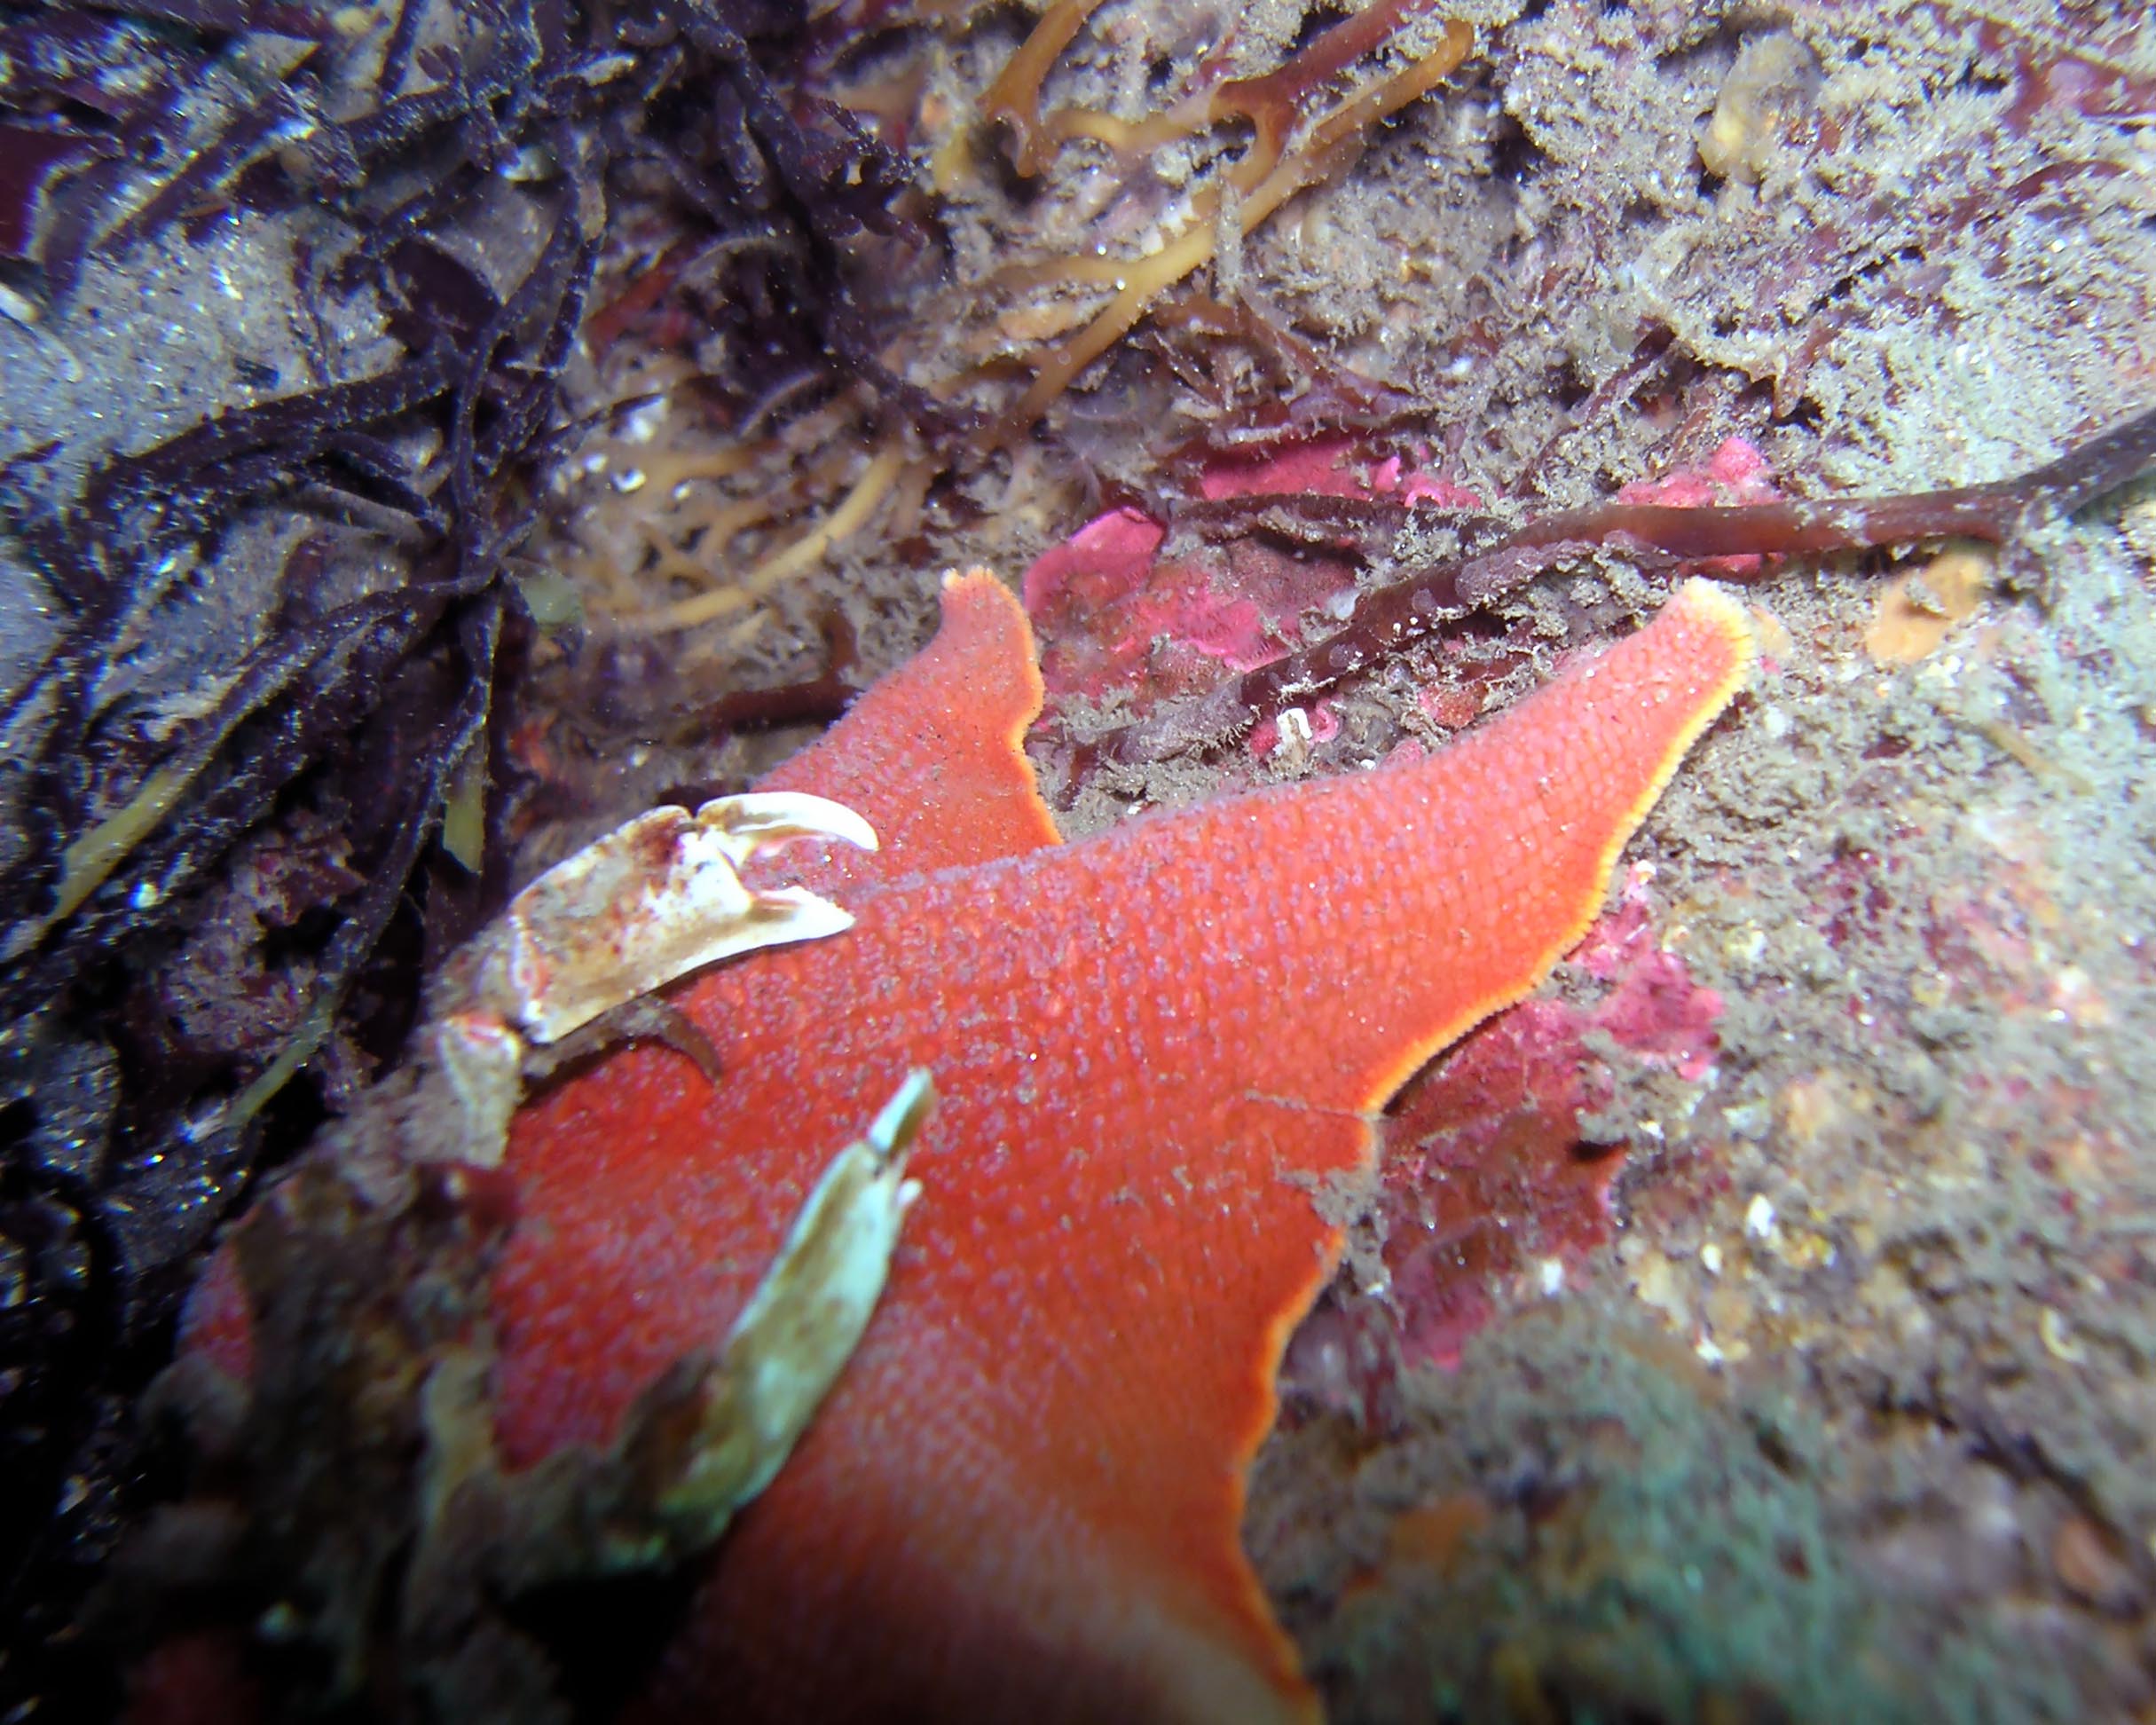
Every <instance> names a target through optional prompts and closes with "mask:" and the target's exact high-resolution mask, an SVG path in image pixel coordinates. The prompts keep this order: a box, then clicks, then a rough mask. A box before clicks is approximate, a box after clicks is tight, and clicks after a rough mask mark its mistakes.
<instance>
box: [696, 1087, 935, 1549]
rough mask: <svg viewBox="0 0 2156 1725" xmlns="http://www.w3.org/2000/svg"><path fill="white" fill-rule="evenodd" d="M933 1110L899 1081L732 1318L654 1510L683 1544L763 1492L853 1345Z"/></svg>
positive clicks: (880, 1278) (927, 1094)
mask: <svg viewBox="0 0 2156 1725" xmlns="http://www.w3.org/2000/svg"><path fill="white" fill-rule="evenodd" d="M934 1102H935V1091H934V1088H933V1087H932V1085H931V1083H929V1076H928V1073H927V1072H926V1070H925V1069H923V1068H916V1069H915V1070H914V1071H912V1072H910V1073H909V1074H908V1075H907V1076H906V1079H905V1082H904V1083H901V1085H900V1086H899V1089H898V1092H897V1094H895V1095H894V1096H893V1097H892V1099H891V1100H890V1101H889V1102H887V1103H885V1106H884V1107H883V1109H882V1111H881V1112H880V1113H878V1114H877V1116H876V1120H875V1123H874V1124H872V1125H871V1126H870V1127H869V1130H868V1132H867V1133H866V1134H865V1135H864V1136H863V1137H862V1138H857V1139H855V1140H854V1142H853V1143H852V1144H849V1145H847V1146H846V1148H845V1149H843V1150H841V1151H840V1152H839V1153H838V1155H837V1156H835V1157H834V1158H833V1159H832V1160H831V1162H830V1165H829V1166H828V1167H827V1168H825V1170H824V1171H823V1177H822V1178H821V1179H820V1180H818V1181H817V1182H816V1186H815V1190H814V1191H813V1192H811V1193H809V1194H808V1199H807V1202H806V1203H804V1204H803V1205H802V1206H801V1209H800V1212H799V1215H798V1216H796V1217H795V1218H794V1222H793V1226H792V1227H791V1228H790V1229H789V1230H788V1231H787V1234H786V1238H785V1240H784V1241H783V1243H782V1244H781V1245H780V1247H779V1249H778V1253H777V1256H775V1258H774V1259H773V1261H772V1264H771V1268H770V1269H769V1270H768V1271H767V1272H766V1273H765V1276H764V1279H763V1280H762V1281H761V1282H760V1283H759V1285H758V1287H757V1289H756V1292H755V1293H754V1294H753V1295H751V1296H750V1299H749V1303H748V1304H747V1305H746V1306H744V1308H743V1309H742V1312H741V1316H740V1317H739V1318H738V1319H736V1320H735V1324H734V1327H733V1329H732V1331H731V1332H730V1333H729V1334H728V1336H727V1340H726V1345H725V1347H724V1349H723V1350H722V1351H721V1353H720V1363H719V1367H718V1372H719V1374H720V1382H721V1384H722V1388H721V1389H720V1392H719V1393H717V1394H715V1395H714V1396H713V1397H712V1400H711V1402H710V1404H709V1406H708V1407H707V1410H706V1414H705V1417H704V1424H703V1429H702V1430H701V1431H700V1433H699V1434H698V1441H697V1445H696V1453H695V1454H694V1455H693V1456H692V1457H691V1458H690V1460H689V1464H688V1465H687V1466H686V1467H685V1468H684V1469H682V1471H681V1476H680V1477H679V1478H678V1479H676V1480H675V1481H674V1482H673V1485H672V1486H671V1488H670V1489H669V1490H668V1491H667V1492H666V1493H665V1494H664V1496H663V1498H662V1501H661V1506H660V1507H661V1509H662V1511H663V1512H664V1513H665V1515H666V1516H667V1517H668V1518H669V1519H670V1520H671V1522H672V1523H673V1526H674V1528H675V1531H676V1535H677V1537H678V1538H683V1539H684V1540H685V1542H686V1543H688V1544H689V1545H690V1546H692V1547H693V1546H696V1545H697V1544H700V1543H701V1542H702V1541H703V1540H704V1539H705V1538H706V1537H708V1536H709V1535H710V1533H711V1532H714V1531H715V1530H716V1529H717V1528H719V1527H720V1526H723V1525H724V1524H725V1522H726V1520H727V1518H728V1516H731V1515H732V1514H733V1513H734V1511H735V1510H736V1509H738V1508H740V1507H741V1506H742V1505H743V1504H744V1503H746V1502H748V1501H749V1500H750V1499H751V1498H753V1497H754V1496H755V1495H756V1494H757V1493H759V1492H760V1491H762V1490H763V1489H764V1487H765V1486H766V1485H769V1484H770V1483H771V1480H772V1478H773V1477H774V1476H775V1475H776V1474H777V1472H778V1470H779V1468H780V1467H781V1465H783V1463H784V1461H785V1460H786V1457H787V1456H788V1455H789V1454H790V1453H791V1452H792V1449H793V1446H794V1444H795V1441H796V1440H797V1439H798V1438H799V1437H800V1435H801V1433H802V1432H803V1431H804V1430H807V1426H808V1422H809V1421H810V1420H811V1419H812V1418H814V1414H815V1412H816V1409H817V1408H818V1407H819V1406H822V1402H823V1398H825V1397H826V1396H827V1395H828V1394H829V1393H830V1388H831V1385H832V1384H833V1383H834V1382H837V1380H838V1374H839V1373H840V1372H842V1371H843V1370H844V1369H845V1368H846V1362H847V1361H848V1360H849V1359H852V1358H853V1356H854V1349H855V1348H856V1347H857V1346H859V1345H860V1342H861V1338H862V1332H863V1331H865V1330H866V1329H867V1328H868V1327H869V1318H870V1317H871V1316H872V1315H873V1314H874V1312H875V1311H876V1306H877V1302H878V1301H879V1300H880V1299H881V1298H882V1297H883V1292H884V1284H885V1281H886V1280H888V1279H889V1276H890V1273H891V1256H892V1253H893V1251H894V1250H895V1249H896V1248H897V1246H898V1238H899V1229H900V1225H901V1222H902V1221H903V1220H904V1218H905V1215H906V1211H907V1209H908V1208H909V1206H910V1205H911V1204H912V1203H913V1201H914V1200H915V1199H916V1198H917V1197H918V1196H919V1195H920V1187H919V1185H917V1183H916V1182H914V1181H912V1180H909V1179H908V1178H906V1162H907V1159H908V1156H909V1154H910V1152H911V1149H912V1146H913V1139H914V1137H915V1135H916V1134H917V1132H918V1131H919V1130H920V1129H921V1123H922V1122H923V1121H925V1119H926V1118H927V1117H928V1112H929V1109H930V1108H931V1107H932V1106H933V1105H934Z"/></svg>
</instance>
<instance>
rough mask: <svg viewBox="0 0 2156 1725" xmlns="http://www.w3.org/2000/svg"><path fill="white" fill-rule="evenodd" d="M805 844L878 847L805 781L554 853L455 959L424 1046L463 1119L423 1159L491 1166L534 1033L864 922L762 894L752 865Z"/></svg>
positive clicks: (782, 890) (778, 894)
mask: <svg viewBox="0 0 2156 1725" xmlns="http://www.w3.org/2000/svg"><path fill="white" fill-rule="evenodd" d="M791 839H837V840H839V841H841V842H843V843H846V844H849V845H854V846H857V847H860V848H861V849H862V850H874V849H876V847H877V843H876V832H875V829H873V828H872V827H870V826H869V823H867V822H866V821H864V820H862V817H861V816H860V815H856V814H855V813H854V811H853V810H852V809H850V808H848V807H846V806H845V805H844V804H842V803H835V802H832V801H830V799H827V798H823V797H811V796H806V795H803V794H800V793H799V792H752V793H751V794H749V795H747V796H741V797H720V798H718V799H715V800H713V801H712V802H707V803H705V804H704V806H703V807H701V808H698V809H697V810H696V812H695V813H694V814H691V813H690V812H689V810H688V809H686V808H676V807H665V808H654V809H651V810H649V812H648V813H645V814H642V815H638V816H636V817H635V819H633V820H632V821H628V822H626V823H624V824H622V825H620V826H618V827H617V828H615V829H614V831H611V832H610V833H608V834H607V835H606V836H605V837H604V838H602V839H594V841H593V842H592V843H590V844H588V845H586V847H584V848H583V849H582V850H580V851H578V853H577V854H576V855H573V856H570V857H568V858H566V859H564V860H563V862H560V863H556V864H555V866H554V867H553V868H551V869H549V870H547V872H546V873H545V874H543V875H541V876H539V878H538V879H537V880H535V881H533V882H532V883H531V885H530V886H527V887H525V888H524V890H523V892H521V893H519V894H517V895H516V896H515V898H514V899H512V900H510V902H509V907H508V910H505V911H504V912H503V913H502V914H501V916H500V918H498V919H497V920H495V921H494V922H493V923H492V924H490V925H489V926H487V927H486V929H484V931H483V932H482V933H480V934H479V935H478V936H477V937H476V939H475V940H473V941H472V942H471V943H470V944H469V945H468V946H467V947H465V948H464V949H463V950H462V951H460V952H459V953H458V954H457V955H456V956H455V957H452V959H451V960H450V962H449V963H448V965H445V967H444V971H443V978H442V985H441V988H440V989H439V990H438V992H437V998H436V1002H435V1006H434V1011H433V1012H432V1013H431V1015H430V1019H429V1023H428V1025H427V1027H426V1028H425V1029H424V1031H422V1033H421V1036H422V1041H423V1043H424V1045H425V1048H426V1051H427V1053H428V1055H429V1067H430V1074H431V1077H432V1079H433V1081H434V1082H435V1083H437V1084H440V1085H445V1086H446V1090H447V1096H446V1097H445V1101H446V1102H447V1103H448V1104H449V1106H450V1107H452V1110H453V1112H454V1115H455V1118H456V1120H457V1122H458V1124H457V1126H456V1128H455V1129H454V1130H451V1131H449V1132H447V1133H446V1134H444V1133H441V1132H439V1131H436V1132H429V1133H426V1134H424V1135H422V1136H421V1138H419V1139H417V1140H416V1141H415V1142H414V1144H413V1153H414V1154H417V1155H419V1156H421V1158H422V1159H425V1160H444V1159H446V1160H452V1161H459V1162H468V1163H471V1164H474V1165H476V1166H479V1167H492V1166H494V1165H495V1164H497V1163H498V1162H500V1160H501V1151H502V1145H503V1142H504V1140H505V1138H507V1135H508V1124H509V1117H510V1115H513V1114H514V1113H515V1109H516V1105H517V1102H518V1101H519V1100H520V1099H521V1098H522V1096H523V1061H524V1055H525V1052H526V1046H527V1044H540V1045H545V1044H551V1043H556V1042H559V1041H560V1040H561V1039H562V1038H563V1037H564V1036H569V1035H570V1033H571V1032H573V1031H576V1030H579V1029H581V1028H583V1027H584V1026H586V1025H587V1024H590V1023H591V1022H592V1021H593V1020H595V1019H599V1018H601V1017H603V1016H604V1015H605V1014H606V1013H608V1012H613V1011H614V1010H616V1009H617V1008H618V1007H621V1006H624V1005H626V1004H628V1003H629V1002H631V1001H633V1000H636V999H638V998H640V997H641V996H644V995H648V994H649V993H651V992H652V991H653V990H654V989H660V988H663V987H665V985H666V984H667V983H669V982H672V981H676V980H678V979H679V978H681V977H683V976H686V975H688V974H689V973H690V972H691V971H696V970H701V969H702V968H703V967H704V965H712V964H716V963H718V962H719V961H720V959H722V958H732V957H737V956H738V955H740V954H742V953H744V952H753V951H755V950H756V949H758V948H759V947H768V946H781V945H784V944H786V943H788V942H791V941H813V940H820V939H822V937H823V936H825V935H827V934H837V933H840V932H842V931H843V930H845V929H847V928H851V927H852V926H853V925H854V918H852V916H851V915H849V914H848V913H847V912H846V911H845V910H840V909H839V908H838V906H837V905H836V904H833V903H832V902H830V900H829V899H824V898H819V897H818V896H816V894H814V893H811V892H808V891H807V890H805V889H804V888H801V887H799V886H784V887H774V888H766V889H763V890H760V891H759V890H752V889H751V888H750V887H749V886H746V885H745V884H744V882H743V880H742V878H741V874H740V870H741V868H742V865H743V864H744V863H747V862H748V860H749V859H750V858H751V857H752V856H754V855H757V854H758V853H759V852H761V851H766V850H769V849H771V848H773V847H775V846H778V845H783V844H785V843H787V842H788V841H789V840H791Z"/></svg>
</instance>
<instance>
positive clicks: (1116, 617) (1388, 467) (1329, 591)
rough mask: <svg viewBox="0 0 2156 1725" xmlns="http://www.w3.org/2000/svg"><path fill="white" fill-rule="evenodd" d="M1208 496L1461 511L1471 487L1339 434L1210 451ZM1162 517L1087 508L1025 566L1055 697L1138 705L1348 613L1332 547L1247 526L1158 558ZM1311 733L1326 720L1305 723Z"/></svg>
mask: <svg viewBox="0 0 2156 1725" xmlns="http://www.w3.org/2000/svg"><path fill="white" fill-rule="evenodd" d="M1198 492H1199V495H1200V497H1202V498H1203V499H1204V500H1206V501H1208V502H1219V501H1222V500H1226V499H1230V498H1249V497H1263V496H1291V495H1292V496H1320V497H1343V498H1362V499H1370V500H1389V501H1393V502H1405V503H1434V504H1437V505H1440V506H1444V507H1448V508H1471V507H1474V506H1475V502H1476V499H1475V494H1474V493H1473V492H1468V491H1467V490H1465V489H1463V488H1462V487H1460V486H1458V485H1454V484H1451V483H1450V482H1449V481H1446V480H1444V479H1441V478H1438V477H1435V476H1433V475H1431V474H1428V473H1424V472H1410V471H1406V470H1405V466H1404V463H1403V461H1402V460H1401V458H1400V457H1399V456H1397V455H1391V456H1387V457H1384V458H1382V459H1373V458H1371V457H1369V456H1366V455H1365V454H1364V453H1362V452H1361V450H1360V449H1359V447H1358V445H1356V444H1354V443H1353V442H1352V441H1350V440H1349V439H1346V438H1342V437H1318V438H1311V439H1309V440H1307V441H1304V442H1301V443H1295V444H1290V445H1285V446H1282V445H1271V446H1268V447H1267V448H1266V449H1265V450H1264V451H1263V452H1260V453H1240V452H1238V453H1232V454H1224V455H1217V456H1215V457H1213V458H1211V459H1210V460H1209V461H1208V463H1207V465H1206V467H1205V469H1203V471H1202V472H1201V473H1200V475H1199V478H1198ZM1167 538H1168V528H1167V526H1166V524H1163V523H1161V522H1159V521H1156V520H1154V519H1153V517H1152V516H1149V515H1146V514H1145V512H1144V511H1142V510H1139V509H1137V508H1129V507H1128V506H1126V507H1124V508H1115V509H1110V510H1108V511H1107V512H1106V514H1103V515H1100V516H1095V517H1094V518H1093V519H1092V520H1091V521H1090V522H1088V523H1087V524H1085V525H1084V526H1082V527H1081V528H1080V529H1079V530H1078V531H1077V532H1075V533H1074V534H1072V535H1071V536H1070V538H1069V539H1067V540H1065V541H1064V542H1063V543H1062V544H1061V545H1058V546H1057V547H1055V548H1054V549H1052V550H1050V551H1049V552H1047V553H1045V554H1044V555H1042V556H1041V557H1040V558H1038V559H1037V560H1036V561H1035V563H1034V564H1033V566H1032V567H1031V568H1029V569H1028V570H1027V571H1026V579H1025V587H1024V593H1025V600H1026V610H1027V614H1028V615H1029V616H1030V617H1031V618H1032V619H1033V624H1034V627H1035V631H1036V632H1037V633H1038V634H1039V636H1040V639H1041V642H1042V655H1041V673H1042V675H1043V679H1044V680H1045V681H1046V682H1047V685H1048V695H1049V700H1050V703H1051V704H1053V703H1054V702H1056V701H1057V700H1058V699H1059V698H1067V697H1071V696H1085V697H1098V696H1100V695H1102V694H1105V693H1106V692H1107V691H1108V690H1109V689H1127V690H1129V691H1130V693H1131V695H1132V697H1133V698H1134V699H1135V700H1136V702H1137V705H1138V706H1139V707H1140V708H1141V710H1142V709H1143V708H1145V707H1146V706H1148V705H1151V704H1152V703H1153V702H1155V701H1157V700H1160V699H1161V698H1162V697H1166V696H1169V695H1178V694H1186V693H1189V692H1191V691H1192V690H1196V689H1207V688H1209V687H1211V686H1212V685H1213V684H1214V683H1215V682H1216V681H1218V680H1219V678H1220V677H1221V675H1222V674H1223V673H1224V672H1226V671H1237V672H1240V671H1250V670H1255V669H1256V668H1257V667H1258V666H1262V665H1269V664H1271V662H1272V661H1273V660H1275V659H1277V658H1282V657H1283V656H1284V655H1286V654H1287V652H1288V651H1289V650H1291V649H1292V648H1294V646H1296V645H1299V644H1300V643H1301V641H1302V628H1301V618H1302V614H1303V613H1304V612H1305V611H1307V610H1328V609H1329V610H1333V611H1334V612H1335V614H1336V616H1338V615H1345V608H1346V606H1347V605H1348V604H1349V603H1352V601H1353V599H1354V596H1355V591H1356V583H1355V569H1356V561H1355V559H1354V558H1353V557H1351V556H1349V555H1347V553H1346V548H1345V547H1342V549H1341V550H1340V551H1339V552H1337V553H1335V552H1328V551H1326V550H1324V549H1322V548H1305V549H1303V550H1301V551H1299V552H1290V551H1287V550H1283V549H1281V548H1280V547H1277V546H1274V545H1271V544H1268V543H1266V542H1264V541H1263V540H1260V539H1257V538H1255V537H1247V536H1246V537H1241V538H1239V539H1237V540H1233V541H1232V542H1230V543H1227V544H1224V545H1201V546H1197V547H1192V550H1191V552H1190V553H1189V555H1185V556H1181V557H1175V558H1169V559H1163V558H1161V555H1160V552H1161V546H1162V545H1163V544H1164V543H1165V542H1166V540H1167ZM1313 728H1314V729H1315V730H1316V731H1317V732H1318V734H1319V736H1320V739H1322V735H1323V733H1324V731H1325V729H1326V726H1325V721H1324V719H1323V718H1319V719H1317V720H1316V721H1314V727H1313Z"/></svg>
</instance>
